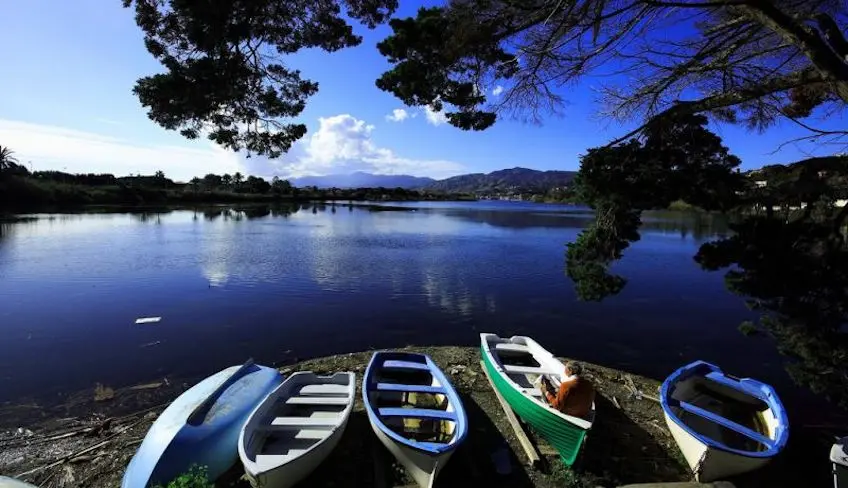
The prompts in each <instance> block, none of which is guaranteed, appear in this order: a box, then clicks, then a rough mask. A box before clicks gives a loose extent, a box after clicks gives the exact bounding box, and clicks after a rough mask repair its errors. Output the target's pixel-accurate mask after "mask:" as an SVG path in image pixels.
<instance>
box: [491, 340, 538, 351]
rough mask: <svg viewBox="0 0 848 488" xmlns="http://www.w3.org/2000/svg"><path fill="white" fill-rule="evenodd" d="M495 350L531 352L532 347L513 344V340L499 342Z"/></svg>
mask: <svg viewBox="0 0 848 488" xmlns="http://www.w3.org/2000/svg"><path fill="white" fill-rule="evenodd" d="M495 351H498V352H517V353H524V354H530V348H529V347H527V346H524V345H521V344H513V343H511V342H499V343H497V344H495Z"/></svg>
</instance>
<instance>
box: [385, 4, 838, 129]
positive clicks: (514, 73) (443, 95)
mask: <svg viewBox="0 0 848 488" xmlns="http://www.w3.org/2000/svg"><path fill="white" fill-rule="evenodd" d="M759 3H762V2H718V3H716V2H650V1H641V0H636V1H632V2H619V1H597V0H572V1H569V2H566V3H562V2H560V3H557V2H553V3H552V4H549V3H547V2H533V1H526V2H515V1H506V2H504V1H492V0H468V1H451V2H446V3H445V4H444V6H443V7H433V8H422V9H420V10H419V11H418V13H417V16H416V17H414V18H406V19H395V20H392V21H391V22H390V26H391V28H392V30H393V33H392V35H390V36H389V37H388V38H387V39H385V40H384V41H383V42H381V43H379V44H378V48H379V50H380V52H381V54H383V55H384V56H385V57H386V58H387V60H388V62H389V63H391V68H390V69H389V70H388V71H387V72H385V73H384V74H383V75H382V76H381V77H380V78H379V79H378V80H377V86H378V87H379V88H380V89H382V90H384V91H387V92H390V93H392V94H393V95H395V96H396V97H397V98H398V99H400V100H401V101H403V102H404V103H406V104H407V105H412V106H418V105H432V106H435V107H436V108H441V104H442V103H447V104H450V105H452V106H453V107H455V108H456V110H455V111H451V112H448V120H449V122H450V123H451V124H452V125H454V126H456V127H459V128H462V129H474V130H480V129H485V128H487V127H489V126H491V125H492V124H493V123H494V122H495V121H496V119H497V118H498V117H499V116H501V114H505V113H506V114H513V115H525V114H526V115H529V117H530V118H532V119H534V120H538V119H539V115H540V113H541V112H546V111H553V112H556V111H558V109H559V108H562V107H564V106H566V103H565V102H566V101H565V100H564V98H563V97H564V95H563V93H564V92H565V91H564V90H563V89H562V88H563V87H564V86H569V85H572V84H574V83H578V82H579V81H581V80H582V78H583V77H584V76H587V75H589V76H591V74H592V73H593V72H597V71H601V72H604V73H616V74H618V75H624V76H623V77H625V78H627V80H626V81H624V82H623V81H622V79H621V78H622V76H601V77H597V78H595V79H593V83H598V84H599V86H596V87H595V88H596V91H597V92H598V93H599V94H600V96H601V97H602V100H603V102H605V103H604V105H605V108H607V110H605V115H610V114H611V115H612V116H613V117H615V118H618V119H630V120H633V119H635V120H637V121H639V122H642V121H643V120H644V119H647V117H649V116H650V115H653V114H666V115H671V114H686V113H689V114H691V113H704V114H709V115H710V116H713V117H714V118H715V119H716V120H720V121H723V122H731V123H744V124H745V125H746V126H747V127H748V128H750V129H764V128H766V127H768V126H769V125H771V124H773V123H774V122H775V121H776V120H777V119H778V118H779V117H781V116H783V115H787V116H792V117H807V116H809V115H811V114H812V111H813V109H815V108H816V107H820V106H822V105H826V104H827V105H831V106H832V107H834V108H836V109H841V108H843V107H839V104H840V102H841V103H842V104H844V103H845V102H848V72H846V70H845V64H844V58H845V55H846V53H845V52H842V51H840V49H843V48H841V47H839V46H838V44H839V43H840V41H841V44H843V45H844V44H846V42H845V38H844V35H843V34H842V32H844V30H845V16H844V14H845V9H844V5H842V4H844V2H821V1H816V0H806V1H805V0H801V1H796V2H771V4H769V5H768V8H764V7H761V6H760V5H759ZM813 18H815V22H817V23H818V27H819V29H824V26H828V30H827V31H826V33H825V32H824V31H823V30H822V31H819V30H817V29H815V28H813V27H812V26H811V24H812V23H813V20H812V19H813ZM677 23H679V24H681V25H691V26H693V28H691V29H677V30H674V29H672V30H669V29H668V26H669V25H674V24H677ZM810 29H812V30H810ZM791 32H809V36H803V37H802V36H795V35H794V34H789V33H791ZM820 33H821V34H824V35H821V34H820ZM840 52H841V54H837V53H840ZM752 73H756V75H753V76H752ZM496 83H497V84H499V85H501V87H502V88H503V93H502V94H500V93H499V94H498V95H494V94H493V95H492V97H491V98H487V96H486V95H487V94H486V89H487V88H491V87H492V85H494V84H496ZM698 95H701V97H702V98H698ZM640 119H642V120H640ZM838 134H842V137H844V136H845V135H848V131H836V132H826V133H824V134H822V133H819V134H818V135H817V136H815V137H822V136H825V135H827V136H831V135H838Z"/></svg>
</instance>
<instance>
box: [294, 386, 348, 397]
mask: <svg viewBox="0 0 848 488" xmlns="http://www.w3.org/2000/svg"><path fill="white" fill-rule="evenodd" d="M300 394H301V395H345V396H347V394H348V387H347V386H345V385H331V384H324V385H306V386H304V387H303V388H301V389H300Z"/></svg>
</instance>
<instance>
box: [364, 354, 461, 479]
mask: <svg viewBox="0 0 848 488" xmlns="http://www.w3.org/2000/svg"><path fill="white" fill-rule="evenodd" d="M362 396H363V400H364V401H365V410H366V411H367V412H368V420H369V421H370V422H371V428H372V429H373V430H374V434H375V435H376V436H377V438H378V439H380V442H382V443H383V445H384V446H386V449H388V450H389V452H391V453H392V454H393V455H394V456H395V458H397V460H398V461H400V462H401V464H403V466H404V468H406V470H407V472H408V473H409V474H410V475H411V476H412V478H413V479H415V482H416V483H418V485H419V486H421V487H422V488H432V486H433V483H435V481H436V477H437V476H438V475H439V472H440V471H441V470H442V468H443V467H444V466H445V464H446V463H447V462H448V460H449V459H450V457H451V456H452V455H453V453H454V452H455V451H456V448H457V447H458V446H459V445H460V444H462V441H464V440H465V436H466V434H467V432H468V418H467V417H466V415H465V409H464V408H463V406H462V401H461V400H460V398H459V395H458V394H457V393H456V390H454V389H453V386H451V384H450V382H449V381H448V379H447V377H445V375H444V373H442V371H441V370H440V369H439V367H438V366H437V365H436V363H434V362H433V360H432V359H430V357H429V356H427V355H425V354H416V353H409V352H376V353H374V355H373V356H372V357H371V362H370V363H368V369H366V371H365V378H364V379H363V382H362Z"/></svg>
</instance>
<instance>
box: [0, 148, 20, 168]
mask: <svg viewBox="0 0 848 488" xmlns="http://www.w3.org/2000/svg"><path fill="white" fill-rule="evenodd" d="M13 154H15V152H14V151H12V149H11V148H9V147H8V146H0V172H6V171H9V170H12V169H14V168H16V167H17V166H18V159H17V158H16V157H14V156H13Z"/></svg>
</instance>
